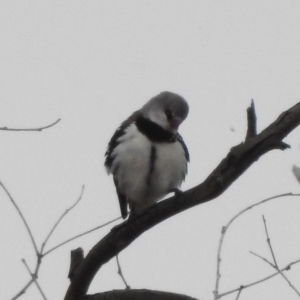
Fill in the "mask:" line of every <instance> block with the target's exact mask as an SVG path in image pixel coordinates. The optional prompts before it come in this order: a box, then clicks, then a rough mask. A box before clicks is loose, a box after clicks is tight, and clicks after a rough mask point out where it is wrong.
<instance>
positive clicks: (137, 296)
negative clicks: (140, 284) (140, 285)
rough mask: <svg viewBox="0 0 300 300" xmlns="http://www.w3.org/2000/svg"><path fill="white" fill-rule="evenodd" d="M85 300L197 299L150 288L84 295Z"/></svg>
mask: <svg viewBox="0 0 300 300" xmlns="http://www.w3.org/2000/svg"><path fill="white" fill-rule="evenodd" d="M84 299H85V300H108V299H110V300H141V299H143V300H197V299H195V298H191V297H188V296H185V295H180V294H174V293H166V292H161V291H151V290H114V291H109V292H105V293H100V294H95V295H90V296H86V297H85V298H84Z"/></svg>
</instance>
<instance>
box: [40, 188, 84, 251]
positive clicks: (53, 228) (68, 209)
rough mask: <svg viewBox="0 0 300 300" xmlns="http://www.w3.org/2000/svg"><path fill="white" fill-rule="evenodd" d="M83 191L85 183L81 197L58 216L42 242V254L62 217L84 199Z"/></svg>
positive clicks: (82, 190)
mask: <svg viewBox="0 0 300 300" xmlns="http://www.w3.org/2000/svg"><path fill="white" fill-rule="evenodd" d="M83 192H84V185H83V186H82V188H81V193H80V196H79V198H78V199H77V200H76V202H75V203H74V204H73V205H71V206H70V207H69V208H67V209H66V210H65V212H64V213H63V214H62V215H61V216H60V217H59V218H58V220H57V222H56V223H55V224H54V226H53V227H52V229H51V230H50V232H49V234H48V236H47V237H46V239H45V241H44V242H43V243H42V247H41V251H40V253H41V255H43V251H44V248H45V246H46V244H47V242H48V241H49V238H50V237H51V235H52V233H53V232H54V230H55V229H56V228H57V226H58V225H59V223H60V222H61V221H62V219H63V218H64V217H65V216H66V215H67V214H68V213H69V212H70V211H71V210H72V209H73V208H74V207H75V206H76V205H77V204H78V203H79V201H80V200H81V199H82V195H83Z"/></svg>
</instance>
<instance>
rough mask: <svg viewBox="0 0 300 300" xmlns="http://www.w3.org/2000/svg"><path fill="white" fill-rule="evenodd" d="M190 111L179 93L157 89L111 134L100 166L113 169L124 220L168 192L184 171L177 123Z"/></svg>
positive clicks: (186, 159) (185, 151)
mask: <svg viewBox="0 0 300 300" xmlns="http://www.w3.org/2000/svg"><path fill="white" fill-rule="evenodd" d="M188 112H189V106H188V104H187V102H186V101H185V100H184V99H183V98H182V97H181V96H179V95H177V94H174V93H171V92H162V93H160V94H158V95H157V96H155V97H153V98H152V99H150V100H149V101H148V102H147V103H146V104H145V105H144V106H143V107H142V108H141V109H140V110H138V111H136V112H134V113H133V114H132V115H131V116H130V117H129V118H128V119H127V120H125V121H124V122H123V123H122V124H121V126H120V127H119V128H118V129H117V130H116V132H115V133H114V135H113V136H112V138H111V140H110V142H109V144H108V148H107V151H106V153H105V157H106V159H105V167H106V169H107V172H108V174H110V173H111V174H113V179H114V184H115V187H116V191H117V195H118V198H119V204H120V209H121V214H122V217H123V219H125V218H126V217H127V215H128V208H127V206H128V205H129V208H130V213H131V215H138V214H140V213H141V212H143V211H144V210H145V209H146V208H148V207H150V206H151V205H153V204H155V203H156V202H157V201H158V200H160V199H162V198H163V197H164V196H165V195H166V194H168V193H170V192H172V191H173V192H174V191H175V192H176V191H179V190H178V189H177V188H178V187H179V186H180V185H181V183H182V181H183V180H184V179H185V176H186V174H187V163H188V162H189V153H188V149H187V147H186V145H185V143H184V141H183V139H182V137H181V136H180V135H179V133H178V132H177V131H178V127H179V125H180V124H181V123H182V122H183V121H184V120H185V118H186V117H187V115H188Z"/></svg>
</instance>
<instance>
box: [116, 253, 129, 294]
mask: <svg viewBox="0 0 300 300" xmlns="http://www.w3.org/2000/svg"><path fill="white" fill-rule="evenodd" d="M116 260H117V265H118V274H119V275H120V277H121V278H122V280H123V282H124V284H125V287H126V290H130V286H129V285H128V284H127V282H126V280H125V277H124V276H123V272H122V269H121V266H120V262H119V256H118V255H116Z"/></svg>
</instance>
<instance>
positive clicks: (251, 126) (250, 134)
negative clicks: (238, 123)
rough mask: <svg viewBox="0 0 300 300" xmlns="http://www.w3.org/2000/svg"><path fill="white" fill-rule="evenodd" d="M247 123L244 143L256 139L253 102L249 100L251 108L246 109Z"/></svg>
mask: <svg viewBox="0 0 300 300" xmlns="http://www.w3.org/2000/svg"><path fill="white" fill-rule="evenodd" d="M247 121H248V129H247V134H246V142H247V141H249V140H250V139H252V138H254V137H256V135H257V132H256V113H255V107H254V102H253V100H251V106H250V107H248V108H247Z"/></svg>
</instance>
